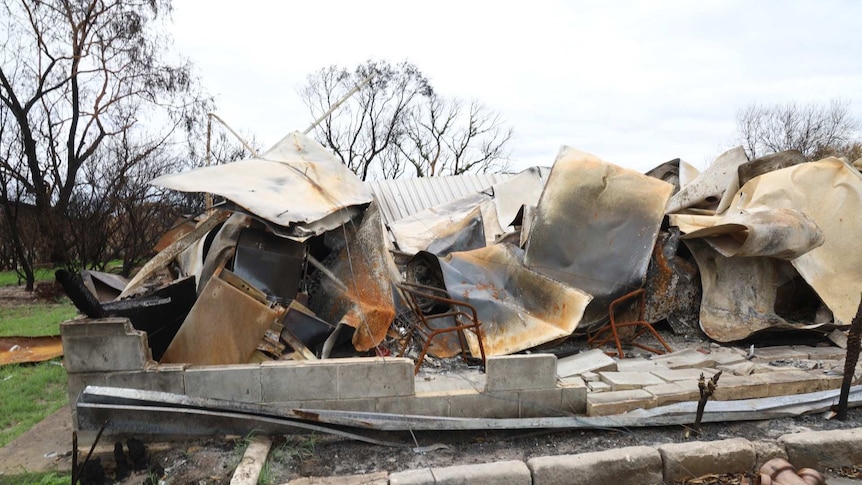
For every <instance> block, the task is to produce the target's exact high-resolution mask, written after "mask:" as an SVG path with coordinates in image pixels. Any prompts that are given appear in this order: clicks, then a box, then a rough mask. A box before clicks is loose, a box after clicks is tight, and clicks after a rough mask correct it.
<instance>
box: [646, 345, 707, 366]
mask: <svg viewBox="0 0 862 485" xmlns="http://www.w3.org/2000/svg"><path fill="white" fill-rule="evenodd" d="M652 360H653V361H654V362H656V363H659V364H661V365H663V366H665V367H667V368H669V369H690V368H700V367H715V360H713V359H711V358H710V356H709V355H706V354H703V353H701V352H698V351H697V350H695V349H685V350H680V351H677V352H671V353H669V354H664V355H656V356H654V357H653V358H652Z"/></svg>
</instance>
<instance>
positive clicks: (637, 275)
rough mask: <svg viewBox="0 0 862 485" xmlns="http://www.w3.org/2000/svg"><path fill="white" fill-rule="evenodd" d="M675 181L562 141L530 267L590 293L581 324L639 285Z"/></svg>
mask: <svg viewBox="0 0 862 485" xmlns="http://www.w3.org/2000/svg"><path fill="white" fill-rule="evenodd" d="M672 190H673V186H672V185H670V184H668V183H666V182H662V181H661V180H658V179H655V178H653V177H648V176H646V175H643V174H640V173H638V172H635V171H633V170H628V169H624V168H621V167H618V166H616V165H612V164H610V163H607V162H604V161H602V160H601V159H599V158H597V157H595V156H594V155H590V154H588V153H585V152H581V151H579V150H575V149H572V148H568V147H564V148H563V149H562V150H561V151H560V154H559V155H558V156H557V161H556V162H555V163H554V167H553V168H552V169H551V175H550V177H549V178H548V183H547V185H546V186H545V190H544V192H543V193H542V197H541V199H540V200H539V205H538V207H537V209H536V217H535V220H534V221H533V226H532V229H531V231H530V235H529V237H528V240H527V247H526V253H525V263H526V266H527V267H529V268H531V269H532V270H534V271H537V272H539V273H542V274H544V275H547V276H549V277H550V278H553V279H555V280H557V281H561V282H563V283H566V284H567V285H569V286H571V287H572V288H578V289H580V290H583V291H584V292H585V293H588V294H590V295H592V296H593V300H592V302H590V304H589V306H588V307H587V309H586V310H585V312H584V318H583V321H582V322H581V324H580V328H579V329H578V330H579V331H580V330H590V328H594V327H596V326H598V325H600V324H602V323H604V322H606V321H607V319H608V305H609V304H610V302H611V301H613V300H614V299H616V298H618V297H620V296H622V295H624V294H626V293H629V292H630V291H632V290H633V289H637V288H640V287H641V286H642V285H643V282H644V276H645V275H646V270H647V266H648V264H649V260H650V255H651V254H652V249H653V245H654V244H655V239H656V236H657V235H658V232H659V228H660V226H661V221H662V218H663V217H664V210H665V206H666V205H667V201H668V198H669V197H670V194H671V191H672Z"/></svg>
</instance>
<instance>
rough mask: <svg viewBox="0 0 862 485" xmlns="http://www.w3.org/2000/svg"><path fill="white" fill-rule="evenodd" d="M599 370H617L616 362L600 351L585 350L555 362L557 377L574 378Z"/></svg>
mask: <svg viewBox="0 0 862 485" xmlns="http://www.w3.org/2000/svg"><path fill="white" fill-rule="evenodd" d="M600 370H608V371H610V370H617V362H616V361H615V360H614V359H612V358H610V357H608V355H607V354H605V353H604V352H603V351H602V350H601V349H592V350H587V351H584V352H581V353H579V354H575V355H570V356H568V357H563V358H562V359H560V360H559V361H557V376H559V377H569V376H576V375H581V374H584V373H586V372H597V371H600Z"/></svg>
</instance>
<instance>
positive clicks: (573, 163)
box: [62, 133, 862, 371]
mask: <svg viewBox="0 0 862 485" xmlns="http://www.w3.org/2000/svg"><path fill="white" fill-rule="evenodd" d="M483 181H484V182H487V183H488V184H489V185H488V186H482V185H481V184H482V182H483ZM152 184H154V185H157V186H160V187H165V188H169V189H174V190H179V191H184V192H203V193H208V194H214V195H216V196H218V197H220V198H221V199H222V200H221V202H220V203H218V204H216V206H215V208H214V209H212V210H211V211H209V212H208V213H207V214H206V215H205V216H203V217H200V218H198V220H197V221H188V222H186V223H185V224H183V225H181V226H178V227H177V228H175V229H174V230H172V231H170V232H169V233H168V234H166V235H165V237H164V238H163V240H162V242H161V243H160V246H159V249H160V252H159V253H158V254H157V255H156V257H155V258H153V259H152V260H151V261H149V262H148V263H147V264H146V265H145V266H144V267H143V268H142V269H141V271H140V272H139V273H138V274H137V275H136V276H135V278H133V279H132V280H131V281H129V282H121V281H116V280H114V279H111V278H110V277H108V276H106V275H101V274H98V273H93V274H86V275H85V277H86V281H84V282H81V281H79V280H77V281H76V278H74V277H72V276H70V275H63V277H62V280H63V282H64V287H65V288H66V291H67V293H68V294H69V295H70V296H71V297H72V299H73V301H75V303H76V305H77V306H78V308H79V309H81V310H82V312H83V313H85V314H86V315H88V316H89V317H93V318H100V317H106V316H121V317H127V318H129V319H130V321H131V323H132V325H133V326H134V327H135V328H136V329H138V330H143V331H146V332H147V334H148V338H149V345H150V348H151V350H152V354H153V358H154V359H155V360H157V361H159V362H161V363H165V364H167V363H184V364H197V365H210V364H241V363H251V362H262V361H266V360H286V359H295V360H316V359H327V358H332V357H337V356H342V357H343V356H349V355H373V354H376V355H381V356H385V355H391V354H394V353H399V354H402V355H403V354H404V353H405V352H406V353H407V355H408V356H411V357H414V358H415V359H416V361H417V362H416V370H417V371H418V369H419V367H420V364H421V361H422V359H423V357H424V356H425V355H426V353H427V354H430V355H433V356H435V357H440V358H448V357H453V356H457V355H459V354H460V355H462V356H463V357H464V358H465V359H466V358H468V357H469V358H473V359H477V360H480V361H481V362H483V363H484V361H485V359H486V358H487V357H489V356H500V355H508V354H513V353H517V352H521V351H524V350H527V349H532V348H535V347H537V346H540V345H546V344H549V343H559V342H562V341H563V340H565V339H567V338H569V337H570V336H572V335H584V334H589V335H591V336H592V338H591V340H590V342H591V343H593V344H595V345H596V346H601V345H602V344H611V343H615V344H616V345H617V348H618V351H619V353H620V357H623V355H622V348H620V347H619V344H618V342H615V340H614V338H613V336H614V335H616V334H617V328H616V327H620V328H623V327H626V326H628V327H629V328H632V327H633V329H632V330H630V331H629V332H628V333H629V334H631V333H634V334H643V333H645V332H647V331H651V332H652V333H653V334H654V335H655V336H656V337H657V338H658V340H659V341H660V343H661V344H664V342H663V341H662V340H661V337H659V336H658V334H657V333H655V331H654V330H653V329H652V327H651V326H650V324H651V323H655V322H659V321H667V322H668V323H669V324H670V327H671V328H672V329H673V330H674V331H675V332H679V333H691V332H698V331H701V330H702V331H703V332H704V333H705V334H706V335H707V336H708V337H709V338H711V339H713V340H715V341H718V342H733V341H739V340H742V339H746V338H748V337H750V336H752V335H754V334H756V333H760V332H764V331H770V330H788V329H796V330H810V329H814V328H821V329H824V330H829V329H831V328H833V327H843V326H846V325H848V324H849V323H850V321H851V319H852V317H853V316H854V314H855V312H856V309H857V306H858V304H859V295H860V291H862V281H860V279H862V246H860V245H859V244H857V241H856V237H858V236H859V234H860V233H862V231H860V229H862V227H860V223H859V219H858V217H857V214H859V213H862V175H860V173H859V170H858V169H857V168H855V167H854V166H853V165H851V164H848V163H847V162H845V161H843V160H840V159H837V158H827V159H824V160H820V161H815V162H808V161H806V160H805V159H804V158H803V157H802V156H801V155H800V154H799V153H797V152H792V151H790V152H782V153H778V154H774V155H770V156H767V157H763V158H759V159H756V160H748V158H747V157H746V155H745V152H744V151H743V149H742V148H741V147H738V148H734V149H732V150H730V151H728V152H726V153H724V154H722V155H721V156H720V157H718V159H717V160H716V161H715V162H714V163H713V164H712V165H711V166H710V167H709V168H708V169H707V170H705V171H704V172H703V173H698V172H697V170H696V169H694V168H693V167H691V166H690V165H688V164H687V163H685V162H683V161H681V160H673V161H670V162H667V163H665V164H662V165H660V166H659V167H656V168H655V169H653V170H651V171H649V172H648V173H647V174H641V173H638V172H635V171H632V170H629V169H625V168H621V167H618V166H616V165H613V164H610V163H607V162H604V161H602V160H600V159H599V158H597V157H595V156H593V155H590V154H587V153H584V152H581V151H578V150H575V149H572V148H568V147H564V148H563V149H561V151H560V153H559V154H558V156H557V159H556V160H555V162H554V164H553V166H552V167H551V168H550V169H546V168H532V169H528V170H525V171H523V172H521V173H519V174H517V175H512V176H494V177H484V178H483V177H478V176H456V177H443V178H439V179H428V181H427V183H426V184H425V185H420V184H416V183H415V181H388V182H385V183H381V182H376V183H367V184H366V183H363V182H362V181H360V180H359V179H358V178H357V177H356V176H355V175H354V174H353V173H352V172H350V171H349V170H348V169H347V168H346V167H345V166H344V165H343V164H342V163H340V161H339V160H338V159H336V158H335V157H334V156H333V155H332V154H331V153H329V152H328V151H327V150H326V149H324V148H323V147H322V146H320V145H319V144H317V143H316V142H314V141H313V140H311V139H309V138H307V137H306V136H304V135H302V134H299V133H292V134H290V135H288V136H287V137H285V138H284V139H283V140H282V141H280V142H279V143H278V144H277V145H276V146H274V147H273V148H272V149H270V150H269V151H267V152H265V153H263V154H261V155H259V156H256V157H254V158H251V159H247V160H242V161H238V162H234V163H229V164H224V165H218V166H212V167H203V168H198V169H195V170H192V171H189V172H185V173H180V174H172V175H166V176H162V177H159V178H157V179H155V180H153V181H152ZM471 184H472V185H471ZM681 242H682V244H680V243H681ZM609 309H610V311H609ZM609 321H612V322H614V326H615V328H614V329H612V330H613V332H612V333H613V335H611V332H605V333H604V335H607V337H601V334H602V332H603V331H604V330H607V329H608V322H609ZM619 321H624V322H627V323H619ZM633 321H634V322H633ZM627 324H628V325H627ZM596 333H598V334H600V335H599V337H601V338H599V337H597V336H596V335H595V334H596ZM664 345H665V347H667V349H669V346H667V345H666V344H664ZM650 350H654V351H656V352H657V353H661V352H662V351H663V350H664V349H652V348H650Z"/></svg>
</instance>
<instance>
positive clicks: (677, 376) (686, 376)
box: [650, 369, 718, 382]
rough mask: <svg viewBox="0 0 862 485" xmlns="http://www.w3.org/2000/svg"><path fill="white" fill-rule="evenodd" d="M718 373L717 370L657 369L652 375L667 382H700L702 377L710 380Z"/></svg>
mask: <svg viewBox="0 0 862 485" xmlns="http://www.w3.org/2000/svg"><path fill="white" fill-rule="evenodd" d="M717 372H718V371H717V370H715V369H656V370H653V371H650V373H651V374H652V375H654V376H656V377H658V378H660V379H661V380H663V381H666V382H677V381H691V380H694V381H696V380H698V379H699V378H700V376H701V375H703V377H704V379H709V378H710V377H712V376H713V375H715V374H716V373H717Z"/></svg>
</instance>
